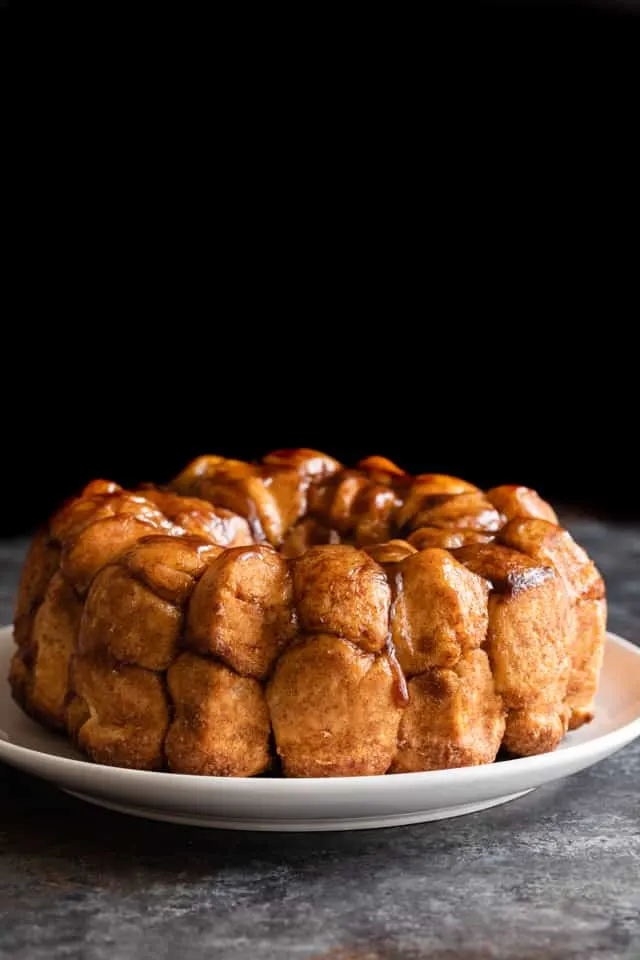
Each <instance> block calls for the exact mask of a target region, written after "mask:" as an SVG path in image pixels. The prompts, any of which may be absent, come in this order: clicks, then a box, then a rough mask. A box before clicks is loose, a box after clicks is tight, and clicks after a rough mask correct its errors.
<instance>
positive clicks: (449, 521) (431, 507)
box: [410, 493, 502, 533]
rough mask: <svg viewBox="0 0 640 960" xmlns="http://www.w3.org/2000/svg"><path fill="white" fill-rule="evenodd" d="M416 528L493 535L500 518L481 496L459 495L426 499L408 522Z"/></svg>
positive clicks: (482, 495)
mask: <svg viewBox="0 0 640 960" xmlns="http://www.w3.org/2000/svg"><path fill="white" fill-rule="evenodd" d="M410 526H411V527H412V528H414V529H417V528H418V527H450V528H453V529H455V530H476V531H479V532H480V533H494V532H495V531H496V530H499V529H500V527H501V526H502V517H501V516H500V514H499V513H498V511H497V510H496V509H495V507H494V506H493V504H491V503H490V502H489V500H487V498H486V497H485V495H484V494H483V493H458V494H455V495H454V496H448V495H447V494H442V495H435V496H433V497H431V498H426V499H425V500H424V502H423V505H422V507H421V508H420V509H419V510H418V511H417V513H416V514H415V515H414V517H413V518H412V519H411V521H410Z"/></svg>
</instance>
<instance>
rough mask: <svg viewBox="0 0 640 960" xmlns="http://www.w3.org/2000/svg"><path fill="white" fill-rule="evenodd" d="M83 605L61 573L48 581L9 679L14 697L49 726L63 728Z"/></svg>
mask: <svg viewBox="0 0 640 960" xmlns="http://www.w3.org/2000/svg"><path fill="white" fill-rule="evenodd" d="M81 613H82V604H81V602H80V600H79V598H78V597H77V595H76V593H75V592H74V590H73V589H72V588H71V587H70V586H69V584H68V583H67V582H66V581H65V580H64V578H63V577H62V576H61V574H60V573H54V575H53V577H52V578H51V580H50V581H49V584H48V586H47V589H46V591H45V595H44V598H43V601H42V603H41V605H40V606H39V608H38V610H37V612H36V613H35V616H34V619H33V625H32V631H31V636H30V638H29V646H28V647H25V648H23V649H20V650H18V652H17V653H16V654H15V655H14V662H13V664H12V667H11V673H10V678H9V679H10V682H11V685H12V690H13V695H14V697H15V698H16V700H17V701H18V702H19V703H20V704H21V705H22V706H23V707H24V709H26V710H27V711H28V712H29V713H32V714H33V715H34V716H35V717H37V718H38V719H40V720H43V721H44V722H45V723H47V724H48V725H49V726H52V727H56V728H62V727H64V723H65V709H66V708H65V700H66V696H67V690H68V666H69V657H70V656H71V652H72V650H73V644H74V641H75V637H76V634H77V630H78V625H79V623H80V616H81Z"/></svg>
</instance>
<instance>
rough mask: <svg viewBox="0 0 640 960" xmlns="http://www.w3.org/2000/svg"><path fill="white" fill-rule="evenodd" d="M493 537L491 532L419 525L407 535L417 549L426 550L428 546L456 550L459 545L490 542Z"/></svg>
mask: <svg viewBox="0 0 640 960" xmlns="http://www.w3.org/2000/svg"><path fill="white" fill-rule="evenodd" d="M492 539H493V534H491V533H480V532H479V531H478V530H452V529H447V528H446V527H418V529H417V530H414V531H413V533H411V534H409V536H408V537H407V540H408V541H409V543H410V544H412V545H413V546H414V547H415V548H416V550H424V549H426V548H427V547H441V548H442V549H443V550H455V549H456V548H457V547H465V546H466V545H467V544H468V543H489V541H490V540H492Z"/></svg>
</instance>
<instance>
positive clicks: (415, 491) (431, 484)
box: [397, 473, 480, 529]
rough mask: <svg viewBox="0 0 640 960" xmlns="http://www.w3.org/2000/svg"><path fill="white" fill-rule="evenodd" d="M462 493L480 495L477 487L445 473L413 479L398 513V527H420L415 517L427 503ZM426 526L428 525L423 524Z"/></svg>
mask: <svg viewBox="0 0 640 960" xmlns="http://www.w3.org/2000/svg"><path fill="white" fill-rule="evenodd" d="M462 493H480V491H479V490H478V488H477V487H474V486H473V484H472V483H467V482H466V480H460V479H459V478H458V477H449V476H447V474H444V473H422V474H419V475H418V476H417V477H414V478H413V481H412V483H411V485H410V487H409V489H408V491H407V493H406V496H405V497H404V502H403V504H402V507H401V508H400V510H399V512H398V517H397V522H398V527H399V528H402V527H406V526H408V525H411V526H412V527H413V528H414V529H415V527H417V526H418V524H417V523H415V522H414V521H415V517H416V516H417V514H418V513H419V512H420V511H421V510H422V509H423V508H424V506H425V503H428V502H431V501H433V500H434V498H436V497H443V498H444V497H445V496H447V497H452V496H457V495H458V494H462ZM423 526H426V524H423Z"/></svg>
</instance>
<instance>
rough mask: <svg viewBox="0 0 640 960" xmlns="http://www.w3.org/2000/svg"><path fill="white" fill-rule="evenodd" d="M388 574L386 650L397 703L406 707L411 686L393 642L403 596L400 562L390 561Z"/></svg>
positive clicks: (386, 570) (387, 569) (386, 571)
mask: <svg viewBox="0 0 640 960" xmlns="http://www.w3.org/2000/svg"><path fill="white" fill-rule="evenodd" d="M385 573H386V575H387V581H388V583H389V587H390V589H391V606H390V607H389V629H388V632H387V640H386V644H385V650H386V653H387V657H388V658H389V664H390V666H391V670H392V672H393V679H394V688H393V692H394V695H395V699H396V703H397V704H398V706H399V707H406V705H407V704H408V703H409V688H408V687H407V678H406V677H405V675H404V670H403V669H402V667H401V666H400V664H399V662H398V657H397V656H396V648H395V644H394V642H393V621H394V618H395V613H396V607H397V604H398V600H399V599H400V598H401V597H402V588H403V584H402V571H401V570H400V564H399V563H397V562H396V563H390V564H389V565H388V566H387V568H386V569H385Z"/></svg>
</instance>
